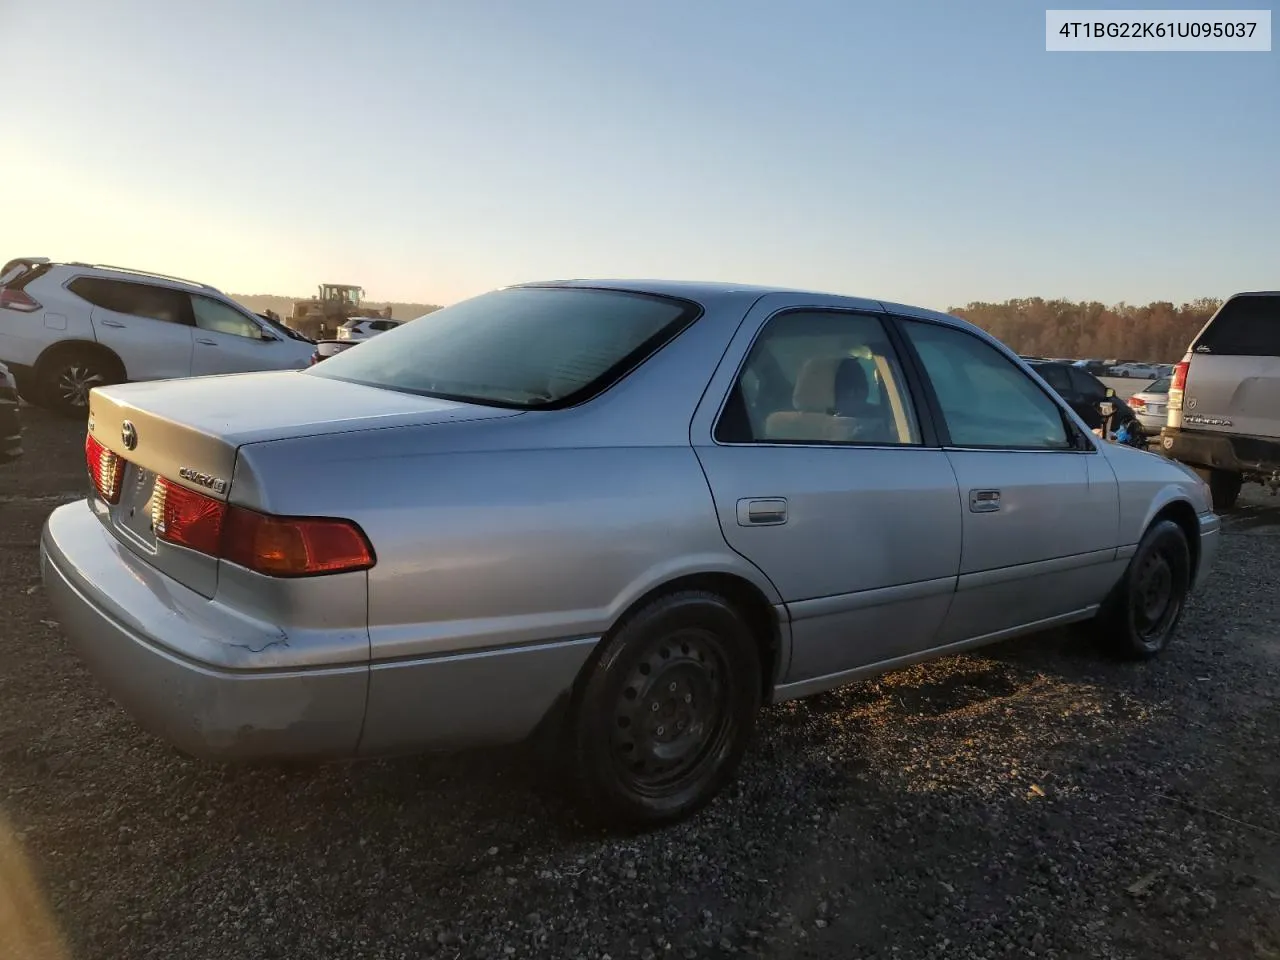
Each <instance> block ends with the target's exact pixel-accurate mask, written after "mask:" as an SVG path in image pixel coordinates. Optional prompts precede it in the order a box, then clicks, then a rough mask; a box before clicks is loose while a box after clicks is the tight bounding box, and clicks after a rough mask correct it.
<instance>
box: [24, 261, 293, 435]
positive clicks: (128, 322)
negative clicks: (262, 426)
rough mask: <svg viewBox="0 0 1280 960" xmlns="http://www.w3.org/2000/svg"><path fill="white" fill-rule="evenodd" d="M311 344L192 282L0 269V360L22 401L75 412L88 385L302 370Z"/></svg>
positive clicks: (56, 266)
mask: <svg viewBox="0 0 1280 960" xmlns="http://www.w3.org/2000/svg"><path fill="white" fill-rule="evenodd" d="M314 350H315V345H314V344H313V343H312V341H311V340H309V339H307V338H306V337H304V336H302V334H300V333H297V332H296V331H293V330H290V329H288V328H287V327H285V326H284V325H283V324H279V323H276V322H274V321H272V320H271V319H270V318H268V317H265V316H262V315H260V314H254V313H251V312H250V311H249V310H247V309H245V308H244V307H242V306H240V305H239V304H237V303H235V302H234V301H232V300H231V299H230V298H229V297H227V296H226V294H224V293H222V292H220V291H218V290H216V289H214V288H213V287H210V286H207V285H205V284H202V283H194V282H192V281H190V280H181V279H179V278H177V277H166V276H164V275H162V274H156V273H146V272H144V271H141V270H131V269H127V268H125V267H107V266H94V265H89V264H85V263H54V262H50V261H49V260H46V259H37V258H28V259H22V260H12V261H10V262H9V263H7V264H5V266H4V267H3V268H0V362H2V363H5V364H7V365H8V367H9V369H10V370H11V371H13V374H14V376H15V377H16V378H17V381H18V390H19V392H20V393H22V395H23V397H24V398H25V399H27V400H28V401H30V402H31V403H38V404H41V405H44V406H48V407H51V408H53V409H55V410H58V411H59V412H62V413H67V414H72V415H82V414H84V413H85V411H86V410H87V406H88V396H89V391H90V390H91V389H92V388H93V387H97V386H102V385H104V384H108V383H120V382H123V381H127V380H163V379H169V378H173V377H192V376H197V377H198V376H205V375H208V374H218V373H242V372H248V371H253V370H288V369H303V368H305V367H306V366H307V364H308V363H309V362H310V360H311V354H312V353H313V352H314Z"/></svg>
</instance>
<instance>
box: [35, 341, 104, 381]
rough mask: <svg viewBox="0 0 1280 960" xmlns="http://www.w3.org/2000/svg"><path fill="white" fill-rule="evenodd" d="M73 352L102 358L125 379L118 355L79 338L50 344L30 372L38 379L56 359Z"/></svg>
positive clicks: (37, 358)
mask: <svg viewBox="0 0 1280 960" xmlns="http://www.w3.org/2000/svg"><path fill="white" fill-rule="evenodd" d="M73 351H84V352H85V353H92V354H96V355H97V356H100V357H103V358H105V359H106V360H108V361H109V362H111V363H113V364H115V366H116V367H117V368H118V369H119V371H120V374H121V376H122V377H127V375H128V371H127V370H126V369H125V365H124V361H123V360H121V359H120V355H119V354H118V353H116V352H115V351H114V350H112V349H111V348H110V347H108V346H106V345H104V344H102V343H99V342H98V341H97V340H86V339H83V338H80V337H76V338H72V339H68V340H59V341H58V342H57V343H51V344H49V346H47V347H45V348H44V349H43V350H41V351H40V356H38V357H36V362H35V363H34V364H33V365H32V371H33V373H34V375H35V376H36V377H37V378H38V377H40V376H41V375H43V373H44V371H45V370H46V369H47V368H48V365H49V364H50V363H51V362H53V361H54V360H57V359H58V357H60V356H62V355H64V354H66V353H70V352H73Z"/></svg>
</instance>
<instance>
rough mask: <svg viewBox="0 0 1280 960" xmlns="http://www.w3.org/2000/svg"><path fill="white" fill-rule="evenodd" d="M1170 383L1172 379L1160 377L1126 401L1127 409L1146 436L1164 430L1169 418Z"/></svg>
mask: <svg viewBox="0 0 1280 960" xmlns="http://www.w3.org/2000/svg"><path fill="white" fill-rule="evenodd" d="M1172 383H1173V380H1172V378H1170V377H1161V378H1160V379H1159V380H1155V381H1153V382H1151V383H1149V384H1147V385H1146V386H1145V387H1143V388H1142V389H1141V390H1140V391H1138V392H1137V393H1135V394H1134V395H1133V396H1132V397H1130V398H1129V399H1128V401H1127V403H1128V405H1129V409H1130V410H1132V411H1133V414H1134V416H1135V417H1137V418H1138V422H1139V423H1140V424H1142V429H1144V430H1145V431H1146V432H1147V433H1148V434H1151V435H1156V434H1159V433H1160V431H1161V430H1162V429H1164V424H1165V420H1166V419H1168V416H1169V412H1168V403H1169V386H1170V384H1172Z"/></svg>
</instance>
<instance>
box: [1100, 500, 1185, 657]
mask: <svg viewBox="0 0 1280 960" xmlns="http://www.w3.org/2000/svg"><path fill="white" fill-rule="evenodd" d="M1190 590H1191V549H1190V547H1189V546H1188V544H1187V535H1186V534H1185V533H1183V532H1182V528H1181V527H1180V526H1178V525H1177V524H1176V523H1174V522H1173V521H1172V520H1159V521H1157V522H1156V523H1154V524H1152V525H1151V526H1150V527H1149V528H1148V529H1147V532H1146V533H1145V534H1144V535H1143V537H1142V540H1141V541H1140V542H1139V543H1138V549H1137V551H1136V552H1135V553H1134V555H1133V559H1132V560H1130V561H1129V566H1128V567H1127V568H1126V569H1125V572H1124V576H1123V577H1122V578H1121V580H1120V583H1118V584H1117V585H1116V588H1115V590H1114V591H1113V592H1112V595H1111V596H1110V597H1109V598H1108V599H1107V602H1106V604H1104V607H1103V610H1102V612H1101V613H1100V614H1099V625H1100V626H1101V628H1102V632H1103V635H1104V637H1105V639H1106V641H1107V643H1108V645H1109V646H1110V648H1111V649H1112V650H1113V651H1114V652H1115V653H1117V654H1119V655H1120V656H1122V657H1125V658H1127V659H1131V660H1147V659H1150V658H1152V657H1154V656H1156V655H1157V654H1159V653H1160V652H1161V651H1162V650H1164V649H1165V647H1167V646H1168V645H1169V642H1170V641H1171V640H1172V639H1173V635H1174V633H1175V632H1176V631H1177V629H1178V622H1179V621H1180V620H1181V619H1182V612H1183V609H1184V608H1185V607H1186V604H1187V596H1188V594H1189V593H1190Z"/></svg>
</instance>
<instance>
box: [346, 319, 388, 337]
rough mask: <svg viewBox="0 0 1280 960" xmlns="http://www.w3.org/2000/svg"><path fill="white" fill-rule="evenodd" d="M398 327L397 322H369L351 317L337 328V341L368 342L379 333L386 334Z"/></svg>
mask: <svg viewBox="0 0 1280 960" xmlns="http://www.w3.org/2000/svg"><path fill="white" fill-rule="evenodd" d="M398 326H400V321H399V320H371V319H369V318H368V317H352V318H351V319H349V320H347V321H345V322H344V323H342V324H341V325H340V326H339V327H338V339H339V340H368V339H369V338H370V337H373V336H377V335H378V334H379V333H386V332H387V331H388V330H394V329H395V328H396V327H398Z"/></svg>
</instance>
